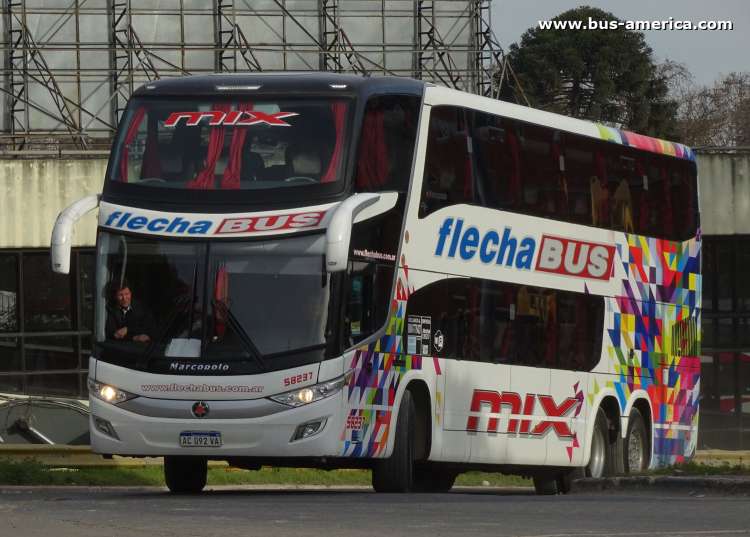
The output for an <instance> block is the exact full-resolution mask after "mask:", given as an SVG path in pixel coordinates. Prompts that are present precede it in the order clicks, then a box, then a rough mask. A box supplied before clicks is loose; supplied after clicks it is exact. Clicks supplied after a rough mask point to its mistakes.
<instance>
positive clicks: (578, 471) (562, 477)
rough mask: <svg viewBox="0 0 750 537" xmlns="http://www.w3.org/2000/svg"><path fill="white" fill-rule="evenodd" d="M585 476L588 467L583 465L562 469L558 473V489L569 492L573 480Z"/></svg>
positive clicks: (562, 492)
mask: <svg viewBox="0 0 750 537" xmlns="http://www.w3.org/2000/svg"><path fill="white" fill-rule="evenodd" d="M584 477H586V469H585V468H583V466H579V467H578V468H571V469H563V470H561V471H560V473H559V474H558V475H557V491H558V492H560V493H561V494H567V493H568V492H570V489H571V488H572V485H573V481H575V480H576V479H583V478H584Z"/></svg>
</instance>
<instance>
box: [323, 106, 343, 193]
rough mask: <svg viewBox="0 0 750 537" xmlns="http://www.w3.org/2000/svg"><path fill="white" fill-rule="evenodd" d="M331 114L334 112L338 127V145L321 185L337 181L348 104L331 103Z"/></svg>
mask: <svg viewBox="0 0 750 537" xmlns="http://www.w3.org/2000/svg"><path fill="white" fill-rule="evenodd" d="M331 112H333V123H334V126H335V127H336V145H335V146H334V148H333V155H332V156H331V163H330V164H329V165H328V170H326V173H325V174H324V175H323V178H322V179H321V180H320V182H321V183H330V182H331V181H335V180H336V172H337V171H338V166H339V160H340V159H341V144H342V143H343V137H344V117H345V116H346V103H331Z"/></svg>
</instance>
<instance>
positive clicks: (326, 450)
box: [90, 392, 344, 459]
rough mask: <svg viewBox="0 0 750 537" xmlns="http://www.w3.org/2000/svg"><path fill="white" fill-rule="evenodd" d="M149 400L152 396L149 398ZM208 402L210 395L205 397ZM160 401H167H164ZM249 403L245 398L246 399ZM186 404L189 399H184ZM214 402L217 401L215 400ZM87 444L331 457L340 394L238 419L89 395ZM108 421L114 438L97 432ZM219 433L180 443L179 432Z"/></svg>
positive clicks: (118, 450) (120, 450) (132, 450)
mask: <svg viewBox="0 0 750 537" xmlns="http://www.w3.org/2000/svg"><path fill="white" fill-rule="evenodd" d="M151 401H152V402H153V401H154V400H151ZM206 402H207V403H208V405H209V407H210V406H211V404H212V402H211V401H210V400H207V401H206ZM164 403H165V405H170V404H171V403H173V402H172V401H170V400H164ZM249 403H250V402H249ZM189 404H190V405H192V401H191V402H189ZM216 404H217V406H218V405H220V404H221V402H218V401H217V402H216ZM90 410H91V424H90V425H91V449H92V450H93V451H94V453H102V454H109V455H140V456H163V455H199V456H205V457H209V458H215V459H223V458H226V457H335V456H338V455H339V454H340V453H339V452H340V451H341V446H342V442H341V431H342V426H343V423H344V418H343V417H342V416H343V394H342V392H339V393H337V394H334V395H332V396H331V397H328V398H326V399H322V400H320V401H316V402H314V403H310V404H308V405H304V406H302V407H298V408H291V407H290V408H288V409H286V410H283V411H281V412H275V413H273V414H270V415H266V416H261V417H252V418H241V419H212V418H211V417H210V416H209V417H206V418H201V419H198V418H191V419H188V418H184V419H182V418H165V417H154V416H146V415H142V414H136V413H134V412H130V411H127V410H125V409H123V408H120V407H118V406H117V405H112V404H109V403H105V402H104V401H101V400H99V399H97V398H95V397H92V398H91V399H90ZM97 418H98V419H100V420H105V421H107V422H109V423H110V424H111V425H112V427H113V428H114V431H115V433H116V434H117V436H118V438H113V437H111V436H109V435H106V434H104V433H102V432H101V431H100V430H99V429H98V428H97V427H96V425H95V423H94V420H96V419H97ZM322 420H325V425H324V426H323V427H322V428H321V430H319V431H318V432H317V433H316V434H314V435H313V436H310V437H307V438H303V439H300V440H296V441H292V437H293V436H294V434H295V432H296V430H297V428H298V427H299V426H300V425H303V424H306V423H311V422H316V421H322ZM183 431H194V432H219V433H221V437H222V445H221V446H220V447H184V446H181V445H180V433H181V432H183Z"/></svg>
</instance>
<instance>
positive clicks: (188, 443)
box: [180, 431, 221, 447]
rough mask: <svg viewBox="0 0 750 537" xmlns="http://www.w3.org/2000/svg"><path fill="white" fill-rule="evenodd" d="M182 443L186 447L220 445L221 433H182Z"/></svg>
mask: <svg viewBox="0 0 750 537" xmlns="http://www.w3.org/2000/svg"><path fill="white" fill-rule="evenodd" d="M180 445H181V446H185V447H218V446H220V445H221V433H213V432H211V433H196V432H192V431H185V432H182V433H180Z"/></svg>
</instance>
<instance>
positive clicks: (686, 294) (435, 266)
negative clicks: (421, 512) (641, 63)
mask: <svg viewBox="0 0 750 537" xmlns="http://www.w3.org/2000/svg"><path fill="white" fill-rule="evenodd" d="M96 207H98V209H99V217H98V218H99V220H98V238H97V246H96V252H97V254H96V255H97V258H96V285H95V293H94V302H95V305H94V327H93V340H94V348H93V357H92V358H91V361H90V364H89V377H90V378H89V381H88V385H89V389H90V409H91V445H92V448H93V450H94V451H95V452H97V453H102V454H117V455H131V456H164V464H165V466H164V467H165V475H166V481H167V485H168V486H169V488H170V489H171V490H172V491H174V492H181V493H192V492H198V491H200V490H201V489H202V488H203V487H204V485H205V480H206V468H207V461H208V460H224V461H228V462H229V463H230V464H231V465H233V466H237V467H241V468H246V469H259V468H260V467H261V466H263V465H272V466H292V467H317V468H326V469H331V468H371V469H372V476H373V477H372V480H373V486H374V488H375V489H376V490H377V491H379V492H409V491H447V490H449V489H450V488H451V487H452V486H453V483H454V481H455V479H456V476H457V475H458V474H459V473H461V472H465V471H469V470H477V469H482V470H488V471H498V472H504V473H510V474H518V475H523V476H527V477H530V478H533V481H534V484H535V487H536V489H537V491H538V492H540V493H544V494H553V493H559V492H566V491H568V490H569V488H570V482H571V479H573V478H575V477H579V476H583V475H589V476H606V475H610V474H616V473H623V472H638V471H641V470H644V469H646V468H653V467H656V466H659V465H663V464H670V463H678V462H681V461H685V460H689V459H690V458H691V457H693V455H694V453H695V449H696V442H697V437H696V433H697V416H698V413H697V404H698V386H699V358H698V357H699V352H700V304H701V296H700V292H701V275H700V245H701V243H700V231H699V227H698V218H699V213H698V192H697V177H696V165H695V159H694V156H693V153H692V152H691V151H690V149H688V148H687V147H685V146H683V145H680V144H676V143H670V142H665V141H660V140H656V139H652V138H647V137H644V136H639V135H636V134H632V133H629V132H624V131H621V130H616V129H613V128H609V127H604V126H602V125H597V124H594V123H588V122H584V121H579V120H575V119H570V118H567V117H562V116H558V115H553V114H549V113H545V112H541V111H538V110H532V109H528V108H523V107H519V106H515V105H510V104H507V103H503V102H499V101H495V100H491V99H487V98H483V97H478V96H474V95H469V94H465V93H461V92H458V91H454V90H450V89H446V88H442V87H437V86H434V85H431V84H428V83H423V82H419V81H415V80H409V79H403V78H389V77H382V78H359V77H355V76H347V75H335V74H322V73H316V74H274V75H267V74H248V75H207V76H195V77H185V78H179V79H167V80H159V81H155V82H150V83H148V84H147V85H145V86H143V87H141V88H140V89H139V90H138V91H136V92H135V93H134V94H133V96H132V98H131V100H130V102H129V104H128V106H127V109H126V110H125V112H124V116H123V119H122V122H121V124H120V127H119V130H118V133H117V135H116V138H115V141H114V145H113V149H112V154H111V158H110V162H109V166H108V170H107V177H106V180H105V181H104V188H103V192H102V194H101V196H93V197H91V198H86V199H84V200H81V201H79V202H77V203H76V204H74V205H72V206H71V207H69V208H68V209H66V210H65V211H64V212H63V213H61V215H60V217H59V219H58V221H57V223H56V224H55V229H54V230H53V237H52V258H53V266H54V268H55V270H57V271H60V272H66V271H67V270H68V256H69V245H70V232H71V227H72V225H73V223H74V222H75V220H76V219H77V218H78V217H79V216H80V215H82V214H83V213H85V212H87V211H89V210H91V209H94V208H96ZM123 295H127V296H128V299H127V300H124V299H123ZM128 316H131V317H128ZM126 318H130V319H131V320H132V322H130V324H128V321H125V319H126ZM118 334H119V335H118Z"/></svg>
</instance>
